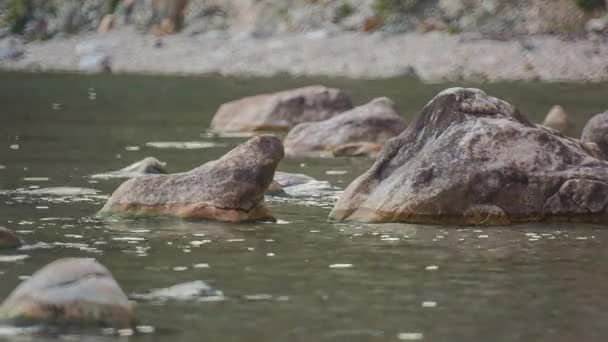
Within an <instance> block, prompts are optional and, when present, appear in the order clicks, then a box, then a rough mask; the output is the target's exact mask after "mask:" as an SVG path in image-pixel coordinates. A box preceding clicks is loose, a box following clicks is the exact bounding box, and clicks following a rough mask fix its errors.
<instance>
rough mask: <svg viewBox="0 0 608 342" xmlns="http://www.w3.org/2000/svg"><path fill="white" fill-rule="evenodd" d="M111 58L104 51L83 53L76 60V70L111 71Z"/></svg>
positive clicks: (86, 71)
mask: <svg viewBox="0 0 608 342" xmlns="http://www.w3.org/2000/svg"><path fill="white" fill-rule="evenodd" d="M111 65H112V59H111V58H110V56H109V55H107V54H105V53H96V54H91V55H84V56H82V57H80V59H79V60H78V70H79V71H81V72H85V73H101V72H111V71H112V67H111Z"/></svg>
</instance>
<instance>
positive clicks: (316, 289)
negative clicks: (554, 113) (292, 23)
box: [0, 73, 608, 342]
mask: <svg viewBox="0 0 608 342" xmlns="http://www.w3.org/2000/svg"><path fill="white" fill-rule="evenodd" d="M315 83H323V84H325V85H328V86H338V87H341V88H343V89H344V90H345V91H346V92H347V93H349V94H350V95H351V96H352V97H353V99H354V100H355V101H356V102H357V103H363V102H366V101H368V100H370V99H372V98H374V97H376V96H388V97H390V98H392V99H393V100H394V101H395V102H396V103H397V104H398V107H399V109H400V111H401V113H402V115H404V117H406V118H408V119H411V118H412V117H413V116H414V115H415V114H416V112H417V111H419V110H420V109H421V108H422V106H423V105H424V104H425V103H426V102H428V101H429V100H430V99H431V98H432V97H433V95H434V94H436V93H437V92H438V91H440V90H442V89H444V88H446V87H448V86H454V85H455V84H435V85H424V84H421V83H418V82H416V81H414V80H409V79H396V80H387V81H352V80H341V79H314V80H313V79H290V78H272V79H253V78H250V79H237V78H219V77H216V78H214V77H205V78H178V77H144V76H106V75H103V76H78V75H61V74H18V73H0V141H1V143H0V165H2V166H3V167H0V190H15V189H29V188H30V187H32V186H33V187H40V188H44V187H55V186H69V187H85V188H91V189H96V190H98V191H99V192H98V193H97V194H96V195H84V196H33V195H28V194H19V193H15V192H6V193H4V194H2V195H0V225H3V226H6V227H8V228H10V229H12V230H15V231H17V232H18V233H19V235H20V236H21V237H22V238H23V239H24V240H25V241H26V242H27V245H26V247H25V248H24V249H22V250H18V251H15V252H12V253H11V252H8V253H7V252H2V253H0V254H2V255H1V256H7V255H9V256H10V255H24V256H27V258H26V259H23V260H21V261H12V262H0V298H4V297H5V296H6V295H8V294H9V293H10V291H11V290H12V289H13V288H14V287H15V286H16V285H17V284H19V282H20V281H21V278H20V277H22V276H26V275H31V274H32V273H33V272H34V271H35V270H37V269H39V268H40V267H42V266H43V265H45V264H47V263H48V262H50V261H51V260H54V259H57V258H60V257H67V256H84V257H95V258H97V259H98V260H100V261H101V262H102V263H103V264H104V265H106V266H108V268H110V270H111V271H112V272H113V274H114V275H115V277H116V279H117V280H118V282H119V283H120V284H121V285H122V287H123V288H124V290H125V291H126V292H127V293H128V294H134V293H146V292H147V291H149V290H152V289H157V288H163V287H168V286H171V285H175V284H178V283H182V282H188V281H193V280H203V281H205V282H206V283H207V284H209V285H210V286H212V287H213V288H215V289H218V290H221V291H222V292H223V293H224V296H225V298H224V299H223V300H221V301H200V300H190V301H185V302H179V301H169V302H165V303H159V302H146V301H139V303H138V309H137V315H138V319H139V321H140V324H141V325H147V326H153V327H154V328H155V329H156V332H155V333H152V334H143V335H140V336H134V337H130V338H128V339H129V340H133V341H152V340H154V341H167V340H170V341H307V342H308V341H398V340H399V338H402V339H404V338H418V339H422V340H424V341H518V340H520V341H604V340H605V339H606V336H608V325H606V322H607V321H608V294H607V293H606V289H605V288H604V285H605V284H606V283H608V268H606V267H605V266H606V260H608V259H604V258H606V257H608V248H606V247H607V246H608V231H605V230H603V229H602V228H603V227H601V226H592V225H577V224H554V225H527V226H516V227H496V228H484V229H477V228H460V227H447V226H419V225H407V224H386V225H368V224H356V223H339V224H338V223H328V222H327V221H326V217H327V215H328V213H329V211H330V208H331V203H333V201H335V197H336V196H337V195H338V194H337V193H329V194H325V195H321V196H309V197H299V198H292V199H287V200H285V199H277V198H268V201H269V203H270V208H271V210H272V211H273V213H274V214H275V216H276V217H277V218H278V219H279V222H278V223H259V224H222V223H215V222H189V221H178V220H170V219H149V220H139V221H127V220H124V221H120V220H118V221H99V220H96V219H94V218H93V215H94V214H95V212H96V211H97V210H99V209H100V208H101V206H102V205H103V203H104V201H105V199H104V198H105V197H106V196H108V195H110V194H111V193H112V191H113V190H114V189H115V188H116V187H117V186H118V184H120V182H121V180H96V181H97V183H95V181H93V182H91V179H89V178H88V177H87V176H88V175H91V174H95V173H100V172H105V171H108V170H115V169H119V168H121V167H124V166H126V165H127V164H130V163H131V162H134V161H136V160H139V159H141V158H143V157H146V156H155V157H157V158H158V159H160V160H163V161H165V162H167V163H168V168H169V170H170V171H173V172H180V171H185V170H189V169H191V168H193V167H195V166H198V165H201V164H203V163H205V162H207V161H209V160H213V159H216V158H218V157H219V156H221V155H222V154H223V153H225V152H226V151H228V150H229V149H230V148H232V147H234V146H236V145H237V144H239V143H240V142H242V141H244V139H242V138H239V139H237V138H214V137H211V136H210V135H208V134H207V133H206V129H207V127H208V125H209V122H210V120H211V117H212V115H213V113H214V112H215V110H216V108H217V107H218V106H219V105H220V104H221V103H222V102H225V101H227V100H231V99H235V98H238V97H242V96H246V95H251V94H256V93H260V92H266V91H274V90H282V89H286V88H290V87H296V86H303V85H309V84H315ZM466 85H467V86H479V85H475V84H466ZM482 88H483V89H485V90H486V91H487V92H488V93H490V94H492V95H495V96H498V97H501V98H503V99H505V100H508V101H509V102H511V103H513V104H515V105H517V106H518V107H519V108H520V109H521V111H522V112H524V113H526V114H527V115H528V116H529V117H530V118H531V119H532V120H534V121H540V120H542V117H543V116H544V114H545V113H546V112H547V111H548V110H549V108H550V107H551V106H553V105H554V104H561V105H562V106H564V107H565V108H566V110H567V111H568V112H570V113H571V114H572V115H573V116H574V117H575V118H576V120H577V126H578V128H579V130H580V129H581V128H582V126H583V125H584V123H585V122H586V120H587V119H588V118H589V117H590V116H591V115H592V114H594V113H598V112H600V111H603V110H605V109H607V108H608V97H606V94H607V93H608V85H607V84H591V85H586V84H542V83H524V84H518V83H509V84H496V85H488V86H482ZM166 141H182V142H183V141H203V142H213V143H216V146H215V147H210V148H204V149H158V148H153V147H149V146H146V143H149V142H166ZM16 145H18V148H17V146H16ZM11 146H12V147H11ZM135 146H137V147H138V148H139V149H137V148H134V147H135ZM127 147H129V148H128V149H127ZM370 163H371V162H370V161H368V160H365V159H356V158H353V159H348V158H344V159H322V160H319V159H292V160H284V161H283V162H282V163H281V165H280V166H279V169H280V170H283V171H289V172H299V173H305V174H308V175H310V176H313V177H315V178H317V179H320V180H327V181H329V182H331V184H333V185H335V186H337V187H340V188H344V187H345V186H346V185H347V184H348V183H349V182H350V181H351V180H352V179H353V178H354V177H356V176H357V175H358V174H360V173H362V172H363V171H364V170H365V169H366V168H367V167H369V165H370ZM327 171H342V172H337V173H338V174H336V172H330V173H329V174H328V173H327ZM344 172H345V173H344ZM40 177H43V178H44V179H41V178H40ZM47 178H48V179H47ZM193 241H199V242H198V243H197V242H194V243H193ZM201 243H202V244H201ZM0 260H2V257H0ZM200 264H208V266H209V267H200ZM334 264H352V267H349V268H331V267H330V265H334ZM194 265H199V267H194ZM429 266H431V267H429ZM434 266H436V267H434ZM400 334H401V335H400ZM10 338H14V336H13V337H6V339H10ZM73 338H74V337H73ZM1 339H2V337H0V340H1ZM79 339H80V338H79V337H75V340H79ZM105 339H109V338H108V337H101V336H95V335H92V336H89V337H88V340H105ZM122 339H123V340H125V339H127V338H122ZM26 340H27V339H26Z"/></svg>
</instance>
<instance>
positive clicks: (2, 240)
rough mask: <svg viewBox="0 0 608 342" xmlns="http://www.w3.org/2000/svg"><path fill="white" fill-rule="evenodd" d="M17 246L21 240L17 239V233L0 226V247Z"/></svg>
mask: <svg viewBox="0 0 608 342" xmlns="http://www.w3.org/2000/svg"><path fill="white" fill-rule="evenodd" d="M19 246H21V240H19V238H18V237H17V235H15V233H13V232H12V231H10V230H8V229H7V228H4V227H2V226H0V249H5V248H17V247H19Z"/></svg>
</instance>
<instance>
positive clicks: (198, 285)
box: [132, 280, 224, 301]
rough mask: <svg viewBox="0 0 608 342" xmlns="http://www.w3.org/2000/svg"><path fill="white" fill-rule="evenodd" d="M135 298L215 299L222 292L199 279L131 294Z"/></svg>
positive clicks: (161, 299)
mask: <svg viewBox="0 0 608 342" xmlns="http://www.w3.org/2000/svg"><path fill="white" fill-rule="evenodd" d="M132 297H133V298H136V299H141V300H156V301H167V300H178V301H191V300H195V299H201V298H205V297H207V298H209V297H213V298H216V299H223V298H224V294H223V293H222V291H219V290H215V289H213V288H211V287H210V286H209V285H207V284H206V283H205V282H203V281H201V280H195V281H190V282H187V283H181V284H177V285H173V286H170V287H167V288H163V289H157V290H152V291H150V292H149V293H146V294H135V295H133V296H132Z"/></svg>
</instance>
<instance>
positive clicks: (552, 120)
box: [543, 106, 575, 137]
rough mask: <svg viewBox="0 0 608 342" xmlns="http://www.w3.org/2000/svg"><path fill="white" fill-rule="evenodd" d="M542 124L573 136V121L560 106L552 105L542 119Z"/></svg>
mask: <svg viewBox="0 0 608 342" xmlns="http://www.w3.org/2000/svg"><path fill="white" fill-rule="evenodd" d="M543 126H547V127H550V128H553V129H556V130H558V131H560V132H561V133H562V134H564V135H567V136H570V137H572V136H574V129H575V127H574V123H573V122H572V121H571V120H570V117H569V115H568V113H566V111H565V110H564V108H562V106H553V108H551V110H550V111H549V113H547V116H546V117H545V120H544V121H543Z"/></svg>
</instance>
